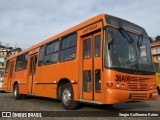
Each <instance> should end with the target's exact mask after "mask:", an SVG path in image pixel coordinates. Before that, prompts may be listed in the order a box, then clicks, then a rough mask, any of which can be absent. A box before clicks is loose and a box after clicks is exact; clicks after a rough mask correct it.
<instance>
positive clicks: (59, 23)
mask: <svg viewBox="0 0 160 120" xmlns="http://www.w3.org/2000/svg"><path fill="white" fill-rule="evenodd" d="M101 13H105V14H110V15H113V16H117V17H120V18H123V19H126V20H128V21H131V22H133V23H135V24H137V25H140V26H142V27H143V28H145V29H146V31H147V33H148V35H149V36H151V37H156V36H157V35H160V0H0V42H1V43H2V44H3V45H6V44H9V46H12V47H21V48H22V49H26V48H28V47H31V46H32V45H35V44H37V43H39V42H41V41H43V40H45V39H47V38H50V37H52V36H54V35H56V34H58V33H60V32H63V31H64V30H66V29H68V28H71V27H73V26H74V25H76V24H79V23H80V22H83V21H85V20H87V19H89V18H91V17H93V16H96V15H98V14H101Z"/></svg>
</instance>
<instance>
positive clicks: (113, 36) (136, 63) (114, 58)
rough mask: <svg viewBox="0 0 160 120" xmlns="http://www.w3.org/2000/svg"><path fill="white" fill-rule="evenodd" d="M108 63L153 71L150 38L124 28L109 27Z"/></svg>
mask: <svg viewBox="0 0 160 120" xmlns="http://www.w3.org/2000/svg"><path fill="white" fill-rule="evenodd" d="M106 31H107V33H106V34H107V41H106V50H107V51H108V52H107V51H106V57H105V58H106V64H107V66H108V67H114V68H124V69H134V70H141V71H151V72H153V64H152V60H151V52H150V40H149V38H146V37H143V36H142V35H138V34H134V33H131V32H128V31H125V30H124V29H117V28H112V27H108V28H106Z"/></svg>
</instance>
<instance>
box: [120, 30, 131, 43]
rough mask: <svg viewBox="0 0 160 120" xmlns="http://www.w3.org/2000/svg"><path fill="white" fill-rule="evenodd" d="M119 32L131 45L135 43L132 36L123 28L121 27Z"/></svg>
mask: <svg viewBox="0 0 160 120" xmlns="http://www.w3.org/2000/svg"><path fill="white" fill-rule="evenodd" d="M118 31H119V32H120V33H121V34H122V36H123V37H124V38H126V39H127V41H128V42H129V43H132V42H133V39H132V37H131V35H130V34H129V33H128V32H127V31H125V30H124V28H123V27H119V29H118Z"/></svg>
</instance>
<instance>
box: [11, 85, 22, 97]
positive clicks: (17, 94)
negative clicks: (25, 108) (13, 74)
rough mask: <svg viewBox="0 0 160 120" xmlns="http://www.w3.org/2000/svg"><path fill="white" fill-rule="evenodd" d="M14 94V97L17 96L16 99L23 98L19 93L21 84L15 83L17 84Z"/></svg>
mask: <svg viewBox="0 0 160 120" xmlns="http://www.w3.org/2000/svg"><path fill="white" fill-rule="evenodd" d="M13 95H14V98H15V99H16V100H20V99H22V95H21V94H19V86H18V84H15V85H14V91H13Z"/></svg>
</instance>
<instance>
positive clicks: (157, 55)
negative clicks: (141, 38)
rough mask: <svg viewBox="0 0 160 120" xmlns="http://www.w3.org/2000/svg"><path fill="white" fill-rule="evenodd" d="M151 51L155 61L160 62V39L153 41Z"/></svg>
mask: <svg viewBox="0 0 160 120" xmlns="http://www.w3.org/2000/svg"><path fill="white" fill-rule="evenodd" d="M151 52H152V60H153V62H157V63H160V41H153V42H152V43H151Z"/></svg>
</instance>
